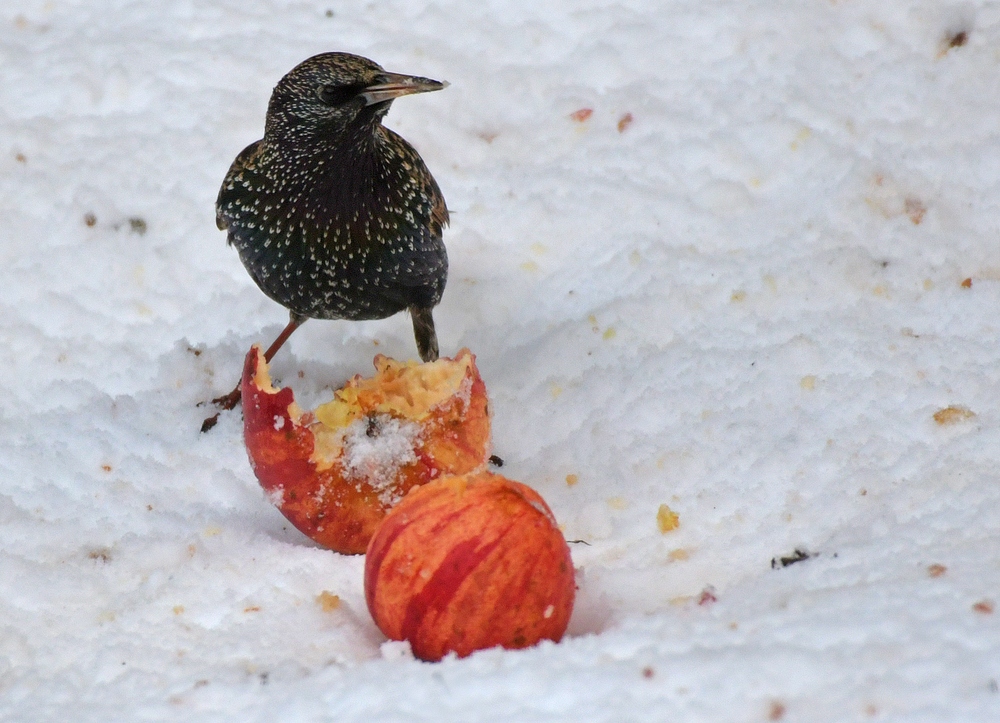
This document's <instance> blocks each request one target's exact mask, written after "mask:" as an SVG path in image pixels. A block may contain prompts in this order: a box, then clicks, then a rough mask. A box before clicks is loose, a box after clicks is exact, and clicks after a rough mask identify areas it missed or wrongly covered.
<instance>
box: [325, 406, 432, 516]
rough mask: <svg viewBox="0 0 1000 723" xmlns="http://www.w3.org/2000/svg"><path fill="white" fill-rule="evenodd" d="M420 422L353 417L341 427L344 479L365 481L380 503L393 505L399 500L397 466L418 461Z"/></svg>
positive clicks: (381, 416)
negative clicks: (396, 485)
mask: <svg viewBox="0 0 1000 723" xmlns="http://www.w3.org/2000/svg"><path fill="white" fill-rule="evenodd" d="M419 441H420V425H419V424H417V423H416V422H407V421H405V420H402V419H396V418H394V417H390V416H389V415H388V414H376V415H374V416H371V417H363V418H361V419H355V420H354V421H353V422H351V423H350V424H349V425H348V426H347V429H345V430H344V438H343V445H344V457H343V464H344V473H345V477H346V478H347V479H349V480H350V479H355V480H357V483H358V485H360V484H361V482H362V481H365V482H367V483H368V484H370V485H371V486H372V488H373V489H374V490H375V491H376V492H377V493H378V498H379V501H381V502H382V504H386V505H394V504H396V503H397V502H399V500H400V499H401V497H400V495H399V492H398V491H397V490H396V489H395V480H396V474H397V473H398V472H399V470H400V468H401V467H403V466H405V465H407V464H410V463H412V462H416V461H417V455H416V452H415V449H416V446H417V444H418V443H419Z"/></svg>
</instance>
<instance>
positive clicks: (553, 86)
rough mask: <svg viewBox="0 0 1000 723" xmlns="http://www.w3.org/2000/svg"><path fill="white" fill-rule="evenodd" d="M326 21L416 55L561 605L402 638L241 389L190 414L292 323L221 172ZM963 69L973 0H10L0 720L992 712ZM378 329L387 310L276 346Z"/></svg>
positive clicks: (305, 331)
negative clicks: (477, 628) (441, 651)
mask: <svg viewBox="0 0 1000 723" xmlns="http://www.w3.org/2000/svg"><path fill="white" fill-rule="evenodd" d="M330 50H345V51H351V52H356V53H360V54H362V55H365V56H367V57H370V58H372V59H374V60H376V61H377V62H379V63H380V64H382V65H383V66H384V67H386V68H387V69H389V70H392V71H397V72H405V73H415V74H419V75H425V76H430V77H433V78H440V79H444V80H448V81H450V82H451V86H450V87H449V88H447V89H446V90H444V91H443V92H440V93H432V94H428V95H422V96H418V97H412V98H403V99H400V100H398V101H396V103H395V104H394V106H393V108H392V110H391V111H390V113H389V115H388V118H387V120H386V124H387V125H388V126H389V127H391V128H393V129H395V130H397V131H398V132H400V133H401V134H402V135H403V136H404V137H405V138H407V139H408V140H409V141H410V142H411V143H413V144H414V145H415V146H416V147H417V149H418V150H419V151H420V152H421V154H422V155H423V157H424V159H425V160H426V162H427V164H428V166H429V167H430V168H431V170H432V171H433V172H434V174H435V176H436V178H437V180H438V182H439V184H440V186H441V188H442V189H443V191H444V194H445V196H446V198H447V200H448V204H449V207H450V208H451V210H452V214H453V215H452V226H451V228H450V229H449V230H448V231H447V233H446V237H445V238H446V242H447V244H448V249H449V254H450V259H451V274H450V281H449V285H448V288H447V291H446V293H445V296H444V300H443V302H442V303H441V305H440V306H439V307H438V310H437V312H436V319H437V322H438V330H439V335H440V339H441V345H442V351H443V352H445V353H446V354H452V353H454V352H455V351H457V350H458V349H459V348H460V347H462V346H468V347H470V348H471V349H472V350H473V351H474V352H475V353H476V354H477V356H478V362H479V365H480V368H481V370H482V374H483V377H484V378H485V380H486V383H487V386H488V389H489V392H490V395H491V399H492V406H493V410H494V442H495V451H496V452H497V453H498V454H499V455H500V456H502V457H503V458H504V459H505V460H506V466H505V467H504V468H503V473H505V474H507V475H508V476H510V477H512V478H514V479H518V480H521V481H523V482H526V483H528V484H530V485H532V486H534V487H535V488H536V489H537V490H538V491H539V492H540V493H541V494H542V495H543V496H544V497H545V498H546V500H547V501H548V502H549V503H550V505H551V506H552V508H553V510H554V511H555V514H556V516H557V517H558V519H559V521H560V522H561V523H562V524H563V525H564V526H565V534H566V536H567V538H568V539H572V540H585V541H586V542H588V543H589V545H585V544H582V543H574V544H573V545H572V549H573V555H574V561H575V564H576V566H577V567H578V578H579V586H580V589H579V595H578V604H577V610H576V613H575V615H574V618H573V620H572V622H571V625H570V631H569V634H568V635H567V636H566V638H565V639H564V640H563V641H562V642H561V643H559V644H552V643H544V644H542V645H540V646H538V647H537V648H534V649H530V650H527V651H515V652H508V651H503V650H489V651H484V652H480V653H477V654H474V655H473V656H471V657H469V658H467V659H463V660H459V659H455V658H450V659H447V660H445V661H444V662H442V663H439V664H429V663H422V662H419V661H416V660H414V659H413V658H412V657H411V656H409V654H408V652H407V648H406V646H405V644H398V643H386V642H385V640H384V638H383V637H382V636H381V634H380V633H379V632H378V630H377V629H376V628H375V626H374V624H373V623H372V621H371V619H370V618H369V615H368V612H367V610H366V608H365V604H364V598H363V593H362V580H361V571H362V568H363V562H364V561H363V558H362V557H360V556H359V557H344V556H340V555H336V554H334V553H331V552H329V551H326V550H323V549H320V548H318V547H316V546H315V545H313V544H311V543H310V542H309V541H308V540H307V539H306V538H304V537H303V536H302V535H300V534H299V533H298V532H296V531H295V530H294V529H293V528H291V527H290V525H288V524H287V523H286V521H285V520H284V518H283V517H282V516H281V515H280V513H279V512H278V511H277V510H276V509H275V508H273V507H272V506H271V505H270V504H269V503H268V502H267V500H266V498H265V497H264V495H263V493H262V492H261V490H260V488H259V487H258V485H257V483H256V481H255V479H254V476H253V473H252V472H251V469H250V467H249V464H248V462H247V458H246V454H245V451H244V448H243V442H242V437H241V422H240V415H239V412H234V413H227V414H223V415H222V417H221V420H220V423H219V425H218V426H217V427H216V428H215V429H214V430H212V431H211V432H209V433H207V434H200V433H199V426H200V424H201V421H202V419H203V418H204V417H205V416H206V414H207V410H206V408H205V407H198V406H196V405H197V404H198V402H202V401H204V400H207V399H210V398H211V397H213V396H216V395H218V394H221V393H223V392H227V391H229V389H230V388H232V385H233V384H234V383H235V382H236V380H237V377H238V375H239V372H240V369H241V364H242V359H243V356H244V354H245V353H246V351H247V349H248V348H249V347H250V345H251V344H252V343H254V342H267V341H270V339H272V338H273V337H274V335H276V334H277V332H278V331H279V330H280V329H281V327H282V326H283V324H284V322H285V320H286V313H285V311H284V310H283V309H282V308H280V307H279V306H277V305H276V304H274V303H273V302H271V301H269V300H268V299H266V298H265V297H264V296H263V294H261V293H260V292H259V291H258V290H257V288H256V287H255V286H254V285H253V283H252V282H251V280H250V278H249V276H247V274H246V273H245V271H244V270H243V268H242V266H241V265H240V262H239V260H238V258H237V255H236V253H235V251H234V250H233V249H231V248H229V247H227V246H226V243H225V236H224V234H223V233H221V232H219V231H218V230H216V228H215V219H214V209H213V204H214V200H215V196H216V192H217V190H218V187H219V184H220V182H221V180H222V178H223V175H224V174H225V172H226V170H227V168H228V166H229V164H230V162H231V161H232V159H233V157H234V156H235V155H236V153H237V152H238V151H239V150H240V149H242V148H243V147H244V146H245V145H246V144H248V143H249V142H251V141H254V140H256V139H257V138H259V137H260V136H261V133H262V129H263V121H264V112H265V109H266V104H267V99H268V97H269V94H270V91H271V88H272V87H273V86H274V84H275V83H276V82H277V81H278V79H279V78H280V77H281V76H282V75H283V74H284V73H285V72H287V71H288V70H289V69H291V68H292V67H293V66H294V65H295V64H296V63H298V62H299V61H301V60H303V59H305V58H306V57H308V56H310V55H312V54H314V53H318V52H324V51H330ZM998 98H1000V6H998V5H996V4H995V3H990V2H986V1H981V2H975V1H969V2H951V1H950V0H913V1H911V2H907V1H905V0H890V1H887V2H881V3H869V2H862V1H861V0H812V1H809V2H804V1H803V0H784V1H781V0H770V1H765V0H758V1H755V2H743V1H738V0H716V1H714V2H704V1H702V0H697V1H696V0H677V1H674V0H671V1H668V2H654V1H653V0H634V1H627V0H626V1H625V2H618V3H614V4H605V3H599V2H592V1H590V2H575V1H571V0H558V1H553V2H549V3H543V2H477V3H459V2H448V1H447V0H442V1H441V2H426V3H425V2H402V1H396V2H379V3H362V2H349V1H343V2H341V1H331V2H327V3H311V2H264V1H263V0H240V1H239V2H237V1H236V0H215V1H213V2H203V3H195V2H191V1H181V2H171V3H141V2H128V1H126V0H119V1H114V0H100V1H96V2H82V1H78V2H58V1H47V2H42V1H41V0H39V1H36V2H32V1H30V0H7V2H5V3H4V6H3V9H2V10H0V329H2V337H0V342H2V343H0V363H2V368H3V372H4V373H3V377H2V381H0V719H2V720H3V721H11V722H21V721H56V720H59V721H77V722H83V723H89V722H97V721H112V720H182V721H394V720H409V721H436V722H439V723H449V722H452V721H454V722H459V721H461V722H465V721H487V720H489V721H493V720H509V721H567V722H569V721H766V720H784V721H855V720H859V721H863V720H878V721H885V720H891V721H995V720H1000V694H998V692H997V688H998V683H997V681H998V680H1000V625H998V622H1000V611H997V612H996V613H994V612H993V604H994V602H997V601H998V598H1000V589H998V585H1000V555H998V552H1000V547H998V545H1000V532H998V530H1000V485H998V469H1000V466H998V459H1000V434H998V431H997V425H998V422H1000V333H998V329H1000V315H998V313H997V312H998V309H1000V254H998V250H1000V249H998V224H1000V205H998V198H1000V184H998V177H1000V176H998V171H1000V124H998ZM583 108H590V109H592V110H593V113H592V115H591V116H590V117H589V118H587V119H586V120H582V121H581V120H576V119H574V118H573V117H571V114H573V113H574V112H576V111H578V110H580V109H583ZM626 114H631V118H632V122H631V123H630V124H629V123H628V121H627V119H626V120H623V119H624V118H625V116H626ZM88 214H90V215H89V216H88ZM88 220H89V221H90V222H91V223H90V224H88V222H87V221H88ZM963 282H964V283H963ZM376 343H377V346H376ZM377 352H383V353H387V354H390V355H392V356H396V357H400V358H409V357H413V356H415V348H414V344H413V339H412V334H411V331H410V328H409V322H408V320H407V319H406V317H405V316H402V315H401V316H398V317H395V318H392V319H389V320H385V321H379V322H365V323H354V324H352V323H348V322H317V321H313V322H310V323H309V324H306V325H305V326H304V327H303V328H302V329H301V330H300V331H299V332H297V333H296V335H295V336H294V337H293V340H292V341H291V343H290V345H289V346H288V347H287V348H286V349H285V350H283V351H282V352H281V353H280V355H279V356H278V357H277V359H276V360H275V364H274V373H275V376H276V377H278V378H281V379H282V380H283V381H284V383H286V384H287V383H290V384H292V386H293V387H294V388H295V389H296V393H297V395H298V397H299V399H300V401H302V402H303V403H304V404H307V405H312V404H315V403H316V402H318V401H321V400H325V399H327V398H329V396H330V393H331V392H330V390H331V389H332V388H334V387H336V386H339V385H340V384H341V383H342V382H343V381H344V380H345V379H346V378H348V377H349V376H351V375H353V374H354V373H357V372H364V373H368V372H370V370H371V368H372V367H371V359H372V356H373V355H374V354H375V353H377ZM300 372H302V376H301V378H300V375H299V373H300ZM949 408H951V409H950V410H949ZM941 410H949V411H945V412H943V413H942V412H941ZM935 414H937V415H938V418H937V420H936V419H935ZM568 475H577V477H578V481H577V483H576V484H574V485H570V484H567V476H568ZM570 479H571V480H572V477H571V478H570ZM661 504H668V505H669V506H670V507H671V509H673V510H674V511H676V512H677V513H678V514H679V516H680V527H679V528H678V529H676V530H674V531H672V532H668V533H665V534H664V533H661V532H660V530H659V528H658V526H657V519H656V516H657V510H658V508H659V506H660V505H661ZM796 548H800V549H802V550H804V551H808V552H809V553H815V556H813V557H811V558H810V559H808V560H804V561H801V562H798V563H796V564H792V565H789V566H787V567H782V566H781V564H780V561H777V562H776V564H777V569H773V568H772V564H771V561H772V558H780V557H782V556H784V557H788V556H790V555H792V553H793V551H794V550H795V549H796ZM324 591H326V592H328V593H330V594H335V595H338V596H339V597H340V599H341V600H342V605H341V606H340V607H339V608H338V609H335V610H332V611H328V610H324V608H323V606H322V605H321V604H320V601H318V599H317V598H318V597H319V596H321V594H322V593H323V592H324ZM322 599H323V598H320V600H322Z"/></svg>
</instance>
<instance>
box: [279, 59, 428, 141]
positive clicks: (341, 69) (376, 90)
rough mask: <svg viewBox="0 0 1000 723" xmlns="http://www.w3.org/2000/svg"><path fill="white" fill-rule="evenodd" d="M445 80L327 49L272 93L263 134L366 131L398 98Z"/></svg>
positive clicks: (291, 137)
mask: <svg viewBox="0 0 1000 723" xmlns="http://www.w3.org/2000/svg"><path fill="white" fill-rule="evenodd" d="M446 86H447V83H442V82H439V81H437V80H431V79H429V78H421V77H418V76H415V75H400V74H398V73H387V72H385V71H384V70H383V69H382V67H381V66H379V65H378V64H377V63H374V62H372V61H371V60H368V59H367V58H362V57H361V56H359V55H351V54H349V53H323V54H321V55H314V56H313V57H311V58H309V59H308V60H305V61H303V62H301V63H299V64H298V65H297V66H295V67H294V68H292V70H291V71H289V72H288V74H287V75H285V77H284V78H282V79H281V80H280V81H279V82H278V85H276V86H275V88H274V92H273V93H272V94H271V102H270V104H269V105H268V109H267V126H266V129H265V138H268V137H271V138H279V137H280V139H281V140H284V141H290V142H294V141H295V140H296V139H299V140H302V141H306V142H308V141H309V140H310V139H315V138H316V137H317V136H321V137H327V138H329V139H332V140H335V139H338V138H348V137H352V136H354V135H355V134H358V135H364V134H365V133H366V132H369V133H370V131H371V130H372V129H374V127H375V126H376V125H378V124H379V123H380V122H381V120H382V118H383V116H385V114H386V112H387V111H388V110H389V105H390V104H391V103H392V101H393V99H394V98H398V97H400V96H402V95H411V94H413V93H426V92H428V91H432V90H441V89H442V88H444V87H446Z"/></svg>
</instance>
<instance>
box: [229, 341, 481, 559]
mask: <svg viewBox="0 0 1000 723" xmlns="http://www.w3.org/2000/svg"><path fill="white" fill-rule="evenodd" d="M375 369H376V374H375V375H374V376H373V377H369V378H362V377H361V376H360V375H358V376H355V377H354V378H353V379H351V380H350V381H348V382H347V384H346V385H344V387H342V388H341V389H339V390H337V391H336V392H335V393H334V399H333V401H331V402H329V403H327V404H323V405H321V406H319V407H317V408H316V409H315V410H313V411H311V412H310V411H305V410H303V409H302V408H300V407H299V406H298V404H296V403H295V398H294V394H293V392H292V390H291V388H287V387H286V388H284V389H278V388H275V387H274V386H273V385H272V384H271V379H270V375H269V371H268V365H267V362H266V361H265V360H264V355H263V353H262V352H261V350H260V348H259V347H257V346H254V347H253V348H252V349H251V350H250V352H249V353H248V354H247V357H246V361H245V363H244V367H243V378H242V382H241V392H242V398H243V437H244V442H245V443H246V448H247V453H248V455H249V457H250V464H251V466H252V467H253V470H254V473H255V474H256V476H257V479H258V480H259V481H260V484H261V486H262V487H263V488H264V490H265V492H266V493H267V495H268V497H269V498H270V500H271V501H272V502H273V503H274V504H275V506H277V507H278V509H280V510H281V512H282V513H283V514H284V515H285V517H287V518H288V520H289V521H290V522H291V523H292V524H293V525H295V527H296V528H298V529H299V530H300V531H302V532H303V533H305V534H306V535H308V536H309V537H310V538H312V539H313V540H315V541H316V542H318V543H319V544H321V545H324V546H325V547H329V548H330V549H332V550H335V551H337V552H342V553H349V554H356V553H361V552H364V551H365V548H366V547H367V545H368V541H369V540H370V539H371V536H372V534H373V533H374V532H375V529H376V527H378V525H379V523H380V522H381V521H382V519H383V518H384V517H385V514H386V512H387V511H388V510H389V509H390V508H391V507H392V506H393V505H394V504H395V503H396V502H398V501H399V500H400V499H401V498H402V496H403V495H405V494H406V493H407V492H408V491H409V490H410V489H412V488H413V487H416V486H419V485H422V484H425V483H427V482H429V481H431V480H433V479H436V478H438V477H441V476H445V475H456V474H458V475H460V474H465V473H468V472H471V471H474V470H478V469H482V468H484V467H485V465H486V462H487V460H488V459H489V455H490V419H489V404H488V400H487V397H486V386H485V384H484V383H483V380H482V378H481V377H480V376H479V370H478V369H477V368H476V363H475V357H474V356H473V355H472V353H471V352H469V350H468V349H463V350H462V351H460V352H459V353H458V354H457V355H456V356H455V358H453V359H439V360H437V361H434V362H430V363H427V364H418V363H416V362H398V361H395V360H393V359H390V358H388V357H385V356H383V355H381V354H380V355H378V356H376V357H375Z"/></svg>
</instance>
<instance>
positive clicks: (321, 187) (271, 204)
mask: <svg viewBox="0 0 1000 723" xmlns="http://www.w3.org/2000/svg"><path fill="white" fill-rule="evenodd" d="M446 85H447V84H446V83H441V82H439V81H436V80H430V79H428V78H420V77H417V76H411V75H399V74H397V73H387V72H385V71H384V70H383V69H382V68H381V67H380V66H379V65H377V64H376V63H374V62H372V61H371V60H368V59H367V58H362V57H360V56H357V55H350V54H348V53H323V54H321V55H316V56H313V57H312V58H309V59H308V60H306V61H304V62H302V63H300V64H299V65H297V66H296V67H295V68H293V69H292V70H291V72H289V73H288V74H287V75H286V76H285V77H284V78H282V79H281V80H280V81H279V82H278V85H277V86H275V88H274V91H273V93H272V94H271V100H270V103H269V104H268V108H267V119H266V122H265V127H264V138H263V139H261V140H259V141H257V142H255V143H251V144H250V145H249V146H247V147H246V148H245V149H243V151H242V152H241V153H240V154H239V155H238V156H237V157H236V160H235V161H233V165H232V167H231V168H230V169H229V173H227V174H226V178H225V180H224V181H223V183H222V188H221V189H220V191H219V197H218V200H217V201H216V204H215V208H216V220H217V223H218V226H219V229H220V230H225V231H226V232H227V233H228V241H229V243H230V244H231V245H233V246H235V247H236V250H237V251H238V252H239V255H240V260H241V261H242V262H243V265H244V266H245V267H246V270H247V272H249V274H250V276H251V277H252V278H253V280H254V281H255V282H256V283H257V286H259V287H260V289H261V291H263V292H264V293H265V294H267V295H268V296H269V297H271V298H272V299H274V300H275V301H277V302H278V303H279V304H281V305H282V306H284V307H285V308H287V309H288V310H289V313H290V319H289V322H288V325H287V326H286V327H285V329H284V330H283V331H282V332H281V334H280V335H279V336H278V338H277V339H275V341H274V343H273V344H272V345H271V346H270V348H268V350H267V352H266V353H265V357H266V358H267V360H268V361H270V359H271V358H272V357H273V356H274V354H275V352H277V351H278V349H279V348H280V347H281V345H282V344H283V343H284V342H285V341H286V340H287V339H288V337H289V336H290V335H291V334H292V332H294V331H295V329H296V328H298V327H299V326H300V325H301V324H302V323H303V322H304V321H305V320H306V319H352V320H363V319H384V318H386V317H388V316H392V315H393V314H395V313H397V312H400V311H403V310H409V312H410V315H411V317H412V320H413V333H414V336H415V337H416V342H417V352H418V353H419V355H420V358H421V359H422V360H423V361H433V360H434V359H437V357H438V343H437V336H436V334H435V331H434V319H433V317H432V316H431V309H433V307H434V306H435V305H437V303H438V302H439V301H440V300H441V294H442V292H443V291H444V286H445V282H446V280H447V277H448V256H447V253H446V252H445V247H444V242H443V241H442V239H441V233H442V230H443V228H444V226H446V225H447V223H448V210H447V208H446V207H445V202H444V197H443V196H442V195H441V190H440V189H439V188H438V185H437V183H435V181H434V178H433V177H432V176H431V174H430V171H428V170H427V166H425V165H424V162H423V160H422V159H421V158H420V156H419V154H418V153H417V152H416V150H414V148H413V146H411V145H410V144H409V143H407V142H406V141H405V140H403V139H402V138H401V137H400V136H398V135H397V134H396V133H393V132H392V131H391V130H389V129H388V128H386V127H385V126H383V125H382V119H383V118H384V117H385V114H386V112H387V111H388V110H389V106H390V105H391V104H392V101H393V99H394V98H398V97H399V96H402V95H410V94H412V93H426V92H428V91H432V90H440V89H442V88H444V87H445V86H446ZM239 399H240V392H239V386H238V385H237V388H236V389H234V390H233V392H232V393H231V394H228V395H226V396H224V397H219V398H218V399H216V400H214V401H215V403H216V404H217V405H218V406H220V407H222V408H224V409H232V408H233V407H235V406H236V404H237V403H239ZM206 422H208V420H206ZM209 428H211V425H209Z"/></svg>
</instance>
